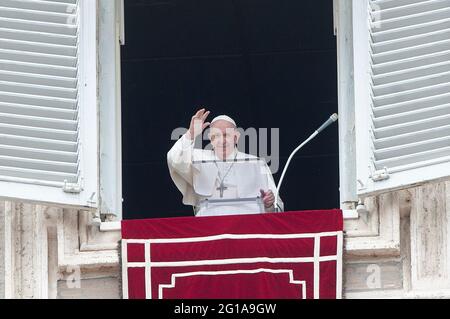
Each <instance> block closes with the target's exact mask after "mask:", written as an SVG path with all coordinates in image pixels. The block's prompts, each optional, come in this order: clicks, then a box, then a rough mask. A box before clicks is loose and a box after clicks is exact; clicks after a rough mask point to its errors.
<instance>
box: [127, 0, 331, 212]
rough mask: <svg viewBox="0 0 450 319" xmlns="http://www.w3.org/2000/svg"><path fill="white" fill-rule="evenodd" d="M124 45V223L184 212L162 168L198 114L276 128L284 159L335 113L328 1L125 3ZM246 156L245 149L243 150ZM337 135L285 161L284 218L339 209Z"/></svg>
mask: <svg viewBox="0 0 450 319" xmlns="http://www.w3.org/2000/svg"><path fill="white" fill-rule="evenodd" d="M125 22H126V41H127V42H126V45H125V46H123V47H122V119H123V120H122V129H123V199H124V202H123V216H124V219H134V218H153V217H172V216H192V215H193V212H192V208H191V207H189V206H184V205H183V204H182V202H181V199H182V197H181V194H180V193H179V191H178V190H177V188H176V187H175V185H174V184H173V182H172V180H171V178H170V176H169V172H168V168H167V161H166V154H167V151H168V150H169V149H170V148H171V146H172V145H173V143H174V141H172V140H171V134H172V131H173V130H174V129H175V128H177V127H186V128H187V127H188V125H189V121H190V118H191V116H192V114H193V113H194V111H195V110H196V109H198V108H200V107H202V106H204V107H207V108H208V109H210V110H211V111H212V113H213V114H212V115H211V117H210V119H211V118H212V117H213V116H215V115H220V114H228V115H230V116H232V117H233V118H234V119H235V120H236V121H237V122H238V123H237V124H238V126H240V127H242V128H243V129H247V128H249V127H254V128H256V129H259V128H269V129H270V128H279V129H280V141H279V150H280V158H279V162H280V167H279V169H278V173H276V174H275V175H274V178H275V182H278V180H279V178H280V175H281V171H282V168H283V167H284V164H285V162H286V160H287V158H288V156H289V154H290V152H291V151H292V150H293V149H294V148H295V147H296V146H297V145H298V144H299V143H301V142H302V141H303V140H304V139H306V138H307V137H308V136H309V135H310V134H311V133H312V132H313V131H314V130H315V129H316V128H317V127H318V126H319V125H320V124H322V123H323V122H324V121H325V120H326V119H327V118H328V117H329V116H330V115H331V114H332V113H334V112H337V65H336V39H335V37H334V35H333V8H332V1H317V0H302V1H298V0H214V1H211V0H168V1H159V0H158V1H156V0H126V1H125ZM241 151H245V150H241ZM338 169H339V165H338V129H337V125H333V126H332V127H331V128H329V129H328V130H326V131H324V132H323V133H322V134H321V135H319V136H318V137H317V138H316V139H315V140H313V141H312V142H311V143H310V144H309V145H307V146H306V147H305V148H304V149H303V150H301V151H300V152H299V153H298V154H297V156H296V157H295V159H294V160H293V161H292V163H291V166H290V169H289V171H288V173H287V175H286V178H285V182H284V185H283V187H282V190H281V197H282V198H283V201H284V203H285V210H306V209H328V208H336V207H339V172H338Z"/></svg>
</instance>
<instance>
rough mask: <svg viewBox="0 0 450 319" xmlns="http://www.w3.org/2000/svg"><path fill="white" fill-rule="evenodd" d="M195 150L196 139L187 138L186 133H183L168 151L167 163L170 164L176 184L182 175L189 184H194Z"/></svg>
mask: <svg viewBox="0 0 450 319" xmlns="http://www.w3.org/2000/svg"><path fill="white" fill-rule="evenodd" d="M193 150H194V141H192V140H190V139H189V138H187V137H186V135H183V136H182V137H181V138H180V139H179V140H178V141H177V142H176V143H175V144H174V145H173V147H172V148H171V149H170V151H169V152H168V153H167V164H168V165H169V171H170V173H171V176H172V179H173V180H174V182H175V184H177V179H178V178H179V177H181V178H182V179H183V180H184V181H185V182H187V183H188V184H189V185H192V183H193V174H192V154H193ZM174 173H175V174H174ZM175 175H177V176H175ZM178 176H179V177H178ZM177 186H178V185H177Z"/></svg>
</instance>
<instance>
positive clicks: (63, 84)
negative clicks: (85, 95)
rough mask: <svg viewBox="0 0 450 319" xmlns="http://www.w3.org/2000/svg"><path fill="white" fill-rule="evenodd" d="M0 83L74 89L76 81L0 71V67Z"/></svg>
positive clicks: (73, 79) (66, 78)
mask: <svg viewBox="0 0 450 319" xmlns="http://www.w3.org/2000/svg"><path fill="white" fill-rule="evenodd" d="M0 82H19V83H26V84H35V85H43V86H52V87H59V88H67V89H76V87H77V79H75V78H68V77H59V76H51V75H45V74H43V75H42V74H29V73H23V72H11V71H3V70H1V67H0Z"/></svg>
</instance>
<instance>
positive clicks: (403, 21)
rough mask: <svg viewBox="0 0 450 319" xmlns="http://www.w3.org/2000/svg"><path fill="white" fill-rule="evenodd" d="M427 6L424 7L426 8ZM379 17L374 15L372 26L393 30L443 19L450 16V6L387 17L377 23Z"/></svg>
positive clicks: (378, 29) (379, 29)
mask: <svg viewBox="0 0 450 319" xmlns="http://www.w3.org/2000/svg"><path fill="white" fill-rule="evenodd" d="M425 9H426V8H424V10H425ZM380 17H381V19H383V17H382V13H381V14H380ZM377 18H378V17H375V16H372V21H373V24H372V28H373V29H376V30H377V31H386V30H393V29H398V28H403V27H407V26H411V25H417V24H423V23H428V22H431V21H436V20H443V19H448V18H450V7H448V4H447V7H445V8H442V9H437V10H432V11H424V12H421V13H417V14H411V15H406V16H400V17H398V18H393V19H386V20H382V23H378V24H376V19H377Z"/></svg>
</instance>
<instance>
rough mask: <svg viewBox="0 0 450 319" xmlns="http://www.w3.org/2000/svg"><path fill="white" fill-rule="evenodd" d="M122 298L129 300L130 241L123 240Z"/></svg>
mask: <svg viewBox="0 0 450 319" xmlns="http://www.w3.org/2000/svg"><path fill="white" fill-rule="evenodd" d="M121 258H122V298H123V299H128V298H129V297H128V268H129V267H128V264H129V263H128V241H127V240H126V239H122V256H121Z"/></svg>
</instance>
